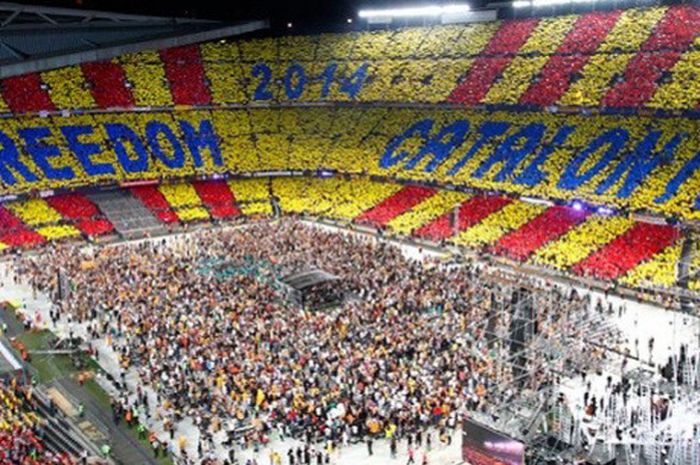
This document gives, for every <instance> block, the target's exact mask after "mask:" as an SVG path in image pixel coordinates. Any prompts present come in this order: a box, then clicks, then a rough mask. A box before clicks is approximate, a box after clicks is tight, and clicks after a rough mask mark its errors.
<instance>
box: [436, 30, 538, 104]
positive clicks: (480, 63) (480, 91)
mask: <svg viewBox="0 0 700 465" xmlns="http://www.w3.org/2000/svg"><path fill="white" fill-rule="evenodd" d="M537 22H538V20H537V19H534V18H532V19H526V20H521V21H507V22H505V23H503V25H502V26H501V27H500V28H499V29H498V31H496V33H495V34H494V35H493V37H492V38H491V40H490V41H489V44H488V45H487V46H486V48H485V49H484V51H483V52H482V55H499V56H481V57H479V58H477V59H476V60H475V61H474V65H473V66H472V67H471V68H470V69H469V73H468V74H467V77H466V78H465V79H464V81H462V82H461V83H460V84H459V85H458V86H457V87H456V88H455V89H454V90H453V91H452V94H451V95H450V97H449V99H448V100H449V101H450V102H457V103H464V104H467V105H474V104H477V103H479V102H480V101H481V99H483V98H484V96H485V95H486V93H487V92H488V90H489V88H490V87H491V85H492V84H493V81H494V80H495V79H496V77H497V76H498V75H499V74H501V73H502V72H503V70H504V69H505V68H506V66H508V64H509V63H510V62H511V60H512V59H513V54H514V53H516V52H517V51H518V50H519V49H520V47H522V46H523V44H524V43H525V41H526V40H527V38H528V36H529V35H530V33H531V32H532V31H533V29H535V27H536V26H537Z"/></svg>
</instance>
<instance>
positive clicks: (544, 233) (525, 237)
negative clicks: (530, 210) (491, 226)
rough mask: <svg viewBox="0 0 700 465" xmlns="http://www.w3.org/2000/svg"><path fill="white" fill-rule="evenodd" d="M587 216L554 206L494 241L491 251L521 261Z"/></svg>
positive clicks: (570, 209)
mask: <svg viewBox="0 0 700 465" xmlns="http://www.w3.org/2000/svg"><path fill="white" fill-rule="evenodd" d="M587 216H588V214H587V213H585V212H579V211H576V210H574V209H573V208H570V207H564V206H556V207H552V208H548V209H547V210H546V211H545V212H544V213H542V214H541V215H539V216H537V217H536V218H535V219H533V220H532V221H529V222H528V223H527V224H525V225H524V226H522V227H521V228H519V229H517V230H515V231H512V232H510V233H509V234H507V235H505V236H503V237H502V238H501V239H499V240H498V242H496V244H495V245H494V247H493V252H494V253H496V254H499V255H505V256H507V257H510V258H513V259H515V260H520V261H523V260H525V259H526V258H527V257H529V256H530V254H531V253H533V252H534V251H535V250H537V249H539V248H540V247H542V246H543V245H544V244H546V243H547V242H550V241H553V240H554V239H556V238H558V237H560V236H562V235H563V234H564V233H566V232H567V231H569V230H570V229H571V228H573V227H574V226H576V225H577V224H579V223H580V222H581V221H583V220H584V219H586V217H587Z"/></svg>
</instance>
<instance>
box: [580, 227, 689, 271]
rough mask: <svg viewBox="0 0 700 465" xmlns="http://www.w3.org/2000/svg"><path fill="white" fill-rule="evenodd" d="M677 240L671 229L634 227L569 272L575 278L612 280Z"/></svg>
mask: <svg viewBox="0 0 700 465" xmlns="http://www.w3.org/2000/svg"><path fill="white" fill-rule="evenodd" d="M678 236H679V232H678V230H677V229H676V228H674V227H671V226H665V225H657V224H649V223H637V224H635V225H634V226H633V227H632V228H630V229H628V230H627V231H626V232H625V233H624V234H623V235H621V236H619V237H617V238H616V239H615V240H613V241H612V242H610V243H609V244H608V245H606V246H605V247H603V248H602V249H600V250H599V251H597V252H595V253H594V254H592V255H590V256H589V257H588V258H586V259H584V260H582V261H580V262H578V263H577V264H576V265H574V267H573V271H574V272H575V273H576V274H579V275H587V276H595V277H597V278H603V279H615V278H617V277H619V276H622V275H623V274H625V273H626V272H628V271H629V270H631V269H632V268H634V267H635V266H637V265H638V264H639V263H641V262H643V261H645V260H648V259H650V258H651V257H652V256H653V255H654V254H656V253H658V252H660V251H662V250H663V249H665V248H666V247H668V246H670V245H671V244H672V243H673V242H674V241H675V240H676V239H677V238H678Z"/></svg>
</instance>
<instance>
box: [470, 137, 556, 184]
mask: <svg viewBox="0 0 700 465" xmlns="http://www.w3.org/2000/svg"><path fill="white" fill-rule="evenodd" d="M545 129H546V128H545V126H544V124H542V123H533V124H528V125H527V126H525V127H524V128H522V129H520V130H519V131H517V132H516V133H515V134H513V135H511V136H508V137H507V138H506V140H504V141H503V142H501V144H500V145H499V146H498V148H496V150H494V152H493V154H492V155H491V156H490V157H489V158H488V159H486V160H485V161H484V162H482V163H481V165H479V168H477V169H476V170H474V172H473V173H472V176H473V177H475V178H482V177H483V176H484V175H485V174H486V173H488V172H489V170H490V169H491V167H493V165H495V164H496V163H499V162H502V161H505V164H504V165H503V168H501V171H499V172H498V174H496V177H495V178H494V180H495V181H499V182H502V181H505V180H506V178H508V176H510V174H511V173H512V172H513V170H514V169H515V167H516V166H518V165H519V164H520V162H521V161H523V159H524V158H525V157H526V156H527V155H528V154H530V153H531V152H532V151H534V150H535V148H536V147H537V145H538V144H539V143H540V140H542V136H543V135H544V131H545ZM522 139H525V142H524V143H522V142H521V140H522ZM520 145H522V147H520V148H518V146H520Z"/></svg>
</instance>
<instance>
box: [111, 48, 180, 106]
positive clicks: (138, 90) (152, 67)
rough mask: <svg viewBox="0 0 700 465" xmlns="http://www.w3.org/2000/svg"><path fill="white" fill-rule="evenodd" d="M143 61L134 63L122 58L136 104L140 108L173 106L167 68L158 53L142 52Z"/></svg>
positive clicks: (127, 58)
mask: <svg viewBox="0 0 700 465" xmlns="http://www.w3.org/2000/svg"><path fill="white" fill-rule="evenodd" d="M139 55H141V56H142V58H143V60H142V61H140V62H134V61H131V60H130V59H129V57H125V58H121V57H120V59H119V60H120V62H121V63H122V68H123V69H124V74H125V75H126V80H127V81H129V83H130V84H131V94H132V95H133V96H134V103H135V104H136V106H139V107H148V106H153V107H167V106H172V105H173V98H172V95H171V94H170V88H169V87H168V81H167V80H166V78H165V67H164V66H163V62H162V61H161V60H160V57H159V56H158V53H157V52H142V53H140V54H139Z"/></svg>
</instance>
